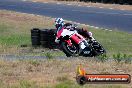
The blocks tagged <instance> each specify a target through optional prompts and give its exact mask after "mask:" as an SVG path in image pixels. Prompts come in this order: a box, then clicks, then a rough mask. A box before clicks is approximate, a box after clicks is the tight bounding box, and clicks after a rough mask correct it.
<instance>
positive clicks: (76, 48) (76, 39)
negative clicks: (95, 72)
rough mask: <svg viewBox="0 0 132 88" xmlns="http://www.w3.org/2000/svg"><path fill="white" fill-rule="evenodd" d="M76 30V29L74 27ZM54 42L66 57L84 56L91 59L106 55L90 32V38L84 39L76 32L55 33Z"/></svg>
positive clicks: (62, 30) (62, 31)
mask: <svg viewBox="0 0 132 88" xmlns="http://www.w3.org/2000/svg"><path fill="white" fill-rule="evenodd" d="M75 28H76V27H75ZM55 41H56V42H59V44H60V45H61V49H62V50H63V52H64V53H65V54H66V56H67V57H70V56H86V57H93V56H98V55H101V54H104V53H106V51H105V49H104V48H103V46H102V45H101V44H100V43H99V42H97V41H96V40H95V39H94V38H93V36H92V33H91V32H90V37H89V38H85V37H83V36H82V35H80V34H78V32H77V31H76V30H71V29H65V28H64V27H63V28H62V29H60V30H59V31H57V36H56V40H55Z"/></svg>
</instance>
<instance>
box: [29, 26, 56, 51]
mask: <svg viewBox="0 0 132 88" xmlns="http://www.w3.org/2000/svg"><path fill="white" fill-rule="evenodd" d="M55 37H56V36H55V29H41V30H40V29H38V28H33V29H32V30H31V41H32V46H35V47H36V46H42V47H44V48H50V49H52V48H58V45H57V44H56V43H55Z"/></svg>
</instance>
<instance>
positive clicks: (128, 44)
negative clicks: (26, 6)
mask: <svg viewBox="0 0 132 88" xmlns="http://www.w3.org/2000/svg"><path fill="white" fill-rule="evenodd" d="M0 13H6V14H14V15H16V14H17V15H16V18H17V20H16V19H15V18H13V19H7V17H5V18H4V17H1V18H0V19H1V21H0V48H1V50H0V51H1V52H0V53H3V51H5V52H8V51H9V50H10V48H11V47H12V48H13V47H14V48H16V47H17V50H19V51H20V49H21V48H22V47H21V45H27V46H28V49H30V50H31V52H28V53H21V52H20V53H21V54H27V55H46V53H43V52H40V53H36V52H35V53H34V50H35V48H32V47H31V35H30V30H31V29H32V28H33V27H38V28H41V29H42V28H43V29H44V28H54V27H53V25H54V24H53V23H52V22H53V20H52V19H51V18H44V17H35V16H33V17H30V15H22V16H21V14H19V13H15V12H8V11H1V12H0ZM10 17H13V16H12V15H11V16H10ZM22 18H26V19H27V20H18V19H22ZM88 30H89V31H91V32H93V36H94V37H95V39H97V40H98V41H99V42H100V43H101V44H102V45H103V46H104V48H105V49H106V51H107V55H108V56H109V57H112V56H113V54H118V53H121V54H127V55H131V54H132V34H130V33H126V32H121V31H116V30H115V31H107V30H99V29H93V28H90V27H88ZM5 49H6V50H5ZM40 49H42V47H40ZM14 51H15V49H14ZM16 52H17V51H16ZM9 53H11V52H9ZM57 54H58V55H64V54H62V52H54V53H52V55H53V56H57Z"/></svg>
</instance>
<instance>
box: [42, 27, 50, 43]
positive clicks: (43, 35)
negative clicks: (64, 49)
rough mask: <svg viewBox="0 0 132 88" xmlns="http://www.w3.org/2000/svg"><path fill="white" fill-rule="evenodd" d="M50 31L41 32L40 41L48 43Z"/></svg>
mask: <svg viewBox="0 0 132 88" xmlns="http://www.w3.org/2000/svg"><path fill="white" fill-rule="evenodd" d="M48 31H49V30H48V29H43V30H40V41H48Z"/></svg>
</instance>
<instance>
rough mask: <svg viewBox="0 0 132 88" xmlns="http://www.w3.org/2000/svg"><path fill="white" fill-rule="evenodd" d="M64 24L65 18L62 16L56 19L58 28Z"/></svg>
mask: <svg viewBox="0 0 132 88" xmlns="http://www.w3.org/2000/svg"><path fill="white" fill-rule="evenodd" d="M63 25H64V20H63V19H62V18H56V19H55V27H56V28H57V29H58V28H59V27H62V26H63Z"/></svg>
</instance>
